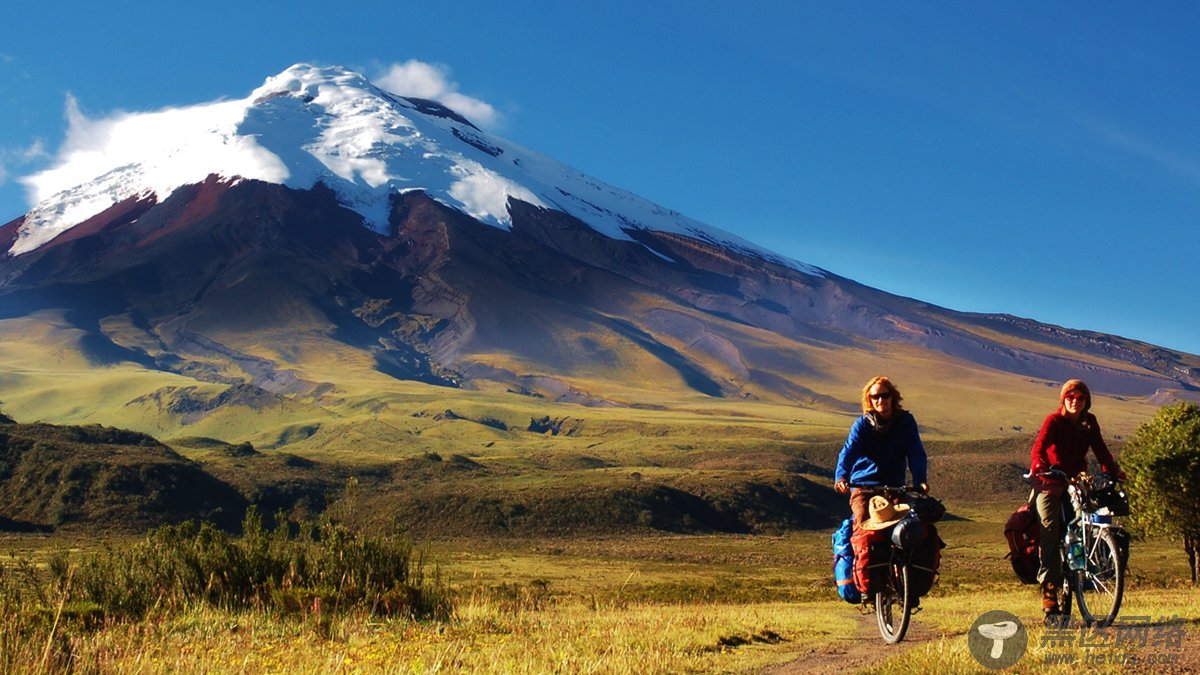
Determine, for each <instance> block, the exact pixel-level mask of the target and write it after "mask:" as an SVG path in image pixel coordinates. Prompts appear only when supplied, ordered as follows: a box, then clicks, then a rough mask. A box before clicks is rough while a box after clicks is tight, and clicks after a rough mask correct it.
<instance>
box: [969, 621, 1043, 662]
mask: <svg viewBox="0 0 1200 675" xmlns="http://www.w3.org/2000/svg"><path fill="white" fill-rule="evenodd" d="M1028 647H1029V632H1028V631H1026V630H1025V624H1023V623H1021V619H1019V618H1018V617H1017V615H1016V614H1013V613H1012V612H1006V611H1004V610H1002V609H994V610H992V611H990V612H984V613H983V614H982V615H980V617H979V618H978V619H975V622H974V623H973V624H971V630H969V631H967V649H968V650H969V651H970V652H971V656H972V658H974V659H975V662H976V663H978V664H979V665H981V666H983V667H984V668H987V669H988V670H1004V669H1005V668H1011V667H1012V666H1014V665H1016V663H1017V662H1018V661H1020V660H1021V657H1023V656H1025V650H1026V649H1028Z"/></svg>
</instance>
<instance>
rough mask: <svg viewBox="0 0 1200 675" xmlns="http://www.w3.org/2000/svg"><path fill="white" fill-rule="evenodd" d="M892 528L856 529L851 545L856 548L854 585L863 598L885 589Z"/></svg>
mask: <svg viewBox="0 0 1200 675" xmlns="http://www.w3.org/2000/svg"><path fill="white" fill-rule="evenodd" d="M891 533H892V528H890V527H888V528H884V529H882V530H866V529H863V528H861V527H855V528H854V534H852V535H851V536H850V545H851V547H853V548H854V585H855V586H858V590H859V591H860V592H862V594H863V598H864V599H865V598H869V597H870V594H871V593H873V592H875V591H877V590H879V589H880V588H882V587H883V585H884V583H886V580H887V566H888V563H889V562H890V561H891V553H892V534H891Z"/></svg>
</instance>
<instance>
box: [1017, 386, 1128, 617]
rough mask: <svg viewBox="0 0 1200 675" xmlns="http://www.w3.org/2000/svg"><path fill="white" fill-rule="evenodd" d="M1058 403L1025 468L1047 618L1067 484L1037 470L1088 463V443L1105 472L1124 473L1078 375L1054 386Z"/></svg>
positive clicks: (1053, 612) (1055, 584)
mask: <svg viewBox="0 0 1200 675" xmlns="http://www.w3.org/2000/svg"><path fill="white" fill-rule="evenodd" d="M1058 400H1059V408H1058V410H1056V411H1054V412H1053V413H1050V415H1048V416H1047V417H1046V421H1045V422H1043V423H1042V430H1041V431H1040V432H1038V436H1037V440H1035V441H1034V442H1033V449H1032V450H1031V452H1030V473H1032V474H1033V481H1034V482H1033V486H1034V487H1033V489H1034V492H1035V493H1036V497H1035V500H1036V505H1037V513H1038V518H1040V519H1041V521H1042V539H1041V542H1040V546H1039V554H1040V556H1041V567H1040V568H1039V569H1038V581H1039V582H1041V585H1042V611H1043V612H1044V613H1045V615H1046V618H1047V621H1052V620H1053V619H1054V618H1055V617H1057V616H1058V615H1059V613H1060V612H1059V608H1058V592H1059V590H1060V589H1061V588H1062V581H1063V572H1062V559H1061V558H1060V557H1059V554H1058V544H1059V542H1060V541H1061V540H1062V534H1063V533H1062V527H1063V523H1062V502H1063V495H1064V494H1065V493H1066V489H1067V485H1066V483H1064V482H1063V481H1062V480H1061V479H1057V478H1048V477H1041V476H1038V473H1040V472H1042V471H1048V470H1050V469H1061V470H1062V471H1063V472H1065V473H1066V474H1067V475H1068V476H1074V475H1076V474H1078V473H1080V472H1081V471H1085V470H1086V469H1087V451H1088V449H1089V448H1090V449H1091V451H1092V453H1093V454H1094V455H1096V459H1097V460H1098V461H1099V462H1100V468H1101V470H1103V471H1104V473H1107V474H1110V475H1112V476H1116V477H1118V478H1124V477H1125V474H1124V472H1123V471H1121V470H1120V468H1119V467H1118V466H1117V462H1116V460H1114V459H1113V456H1112V453H1111V452H1109V451H1108V446H1107V445H1105V444H1104V437H1103V436H1101V435H1100V423H1099V422H1097V421H1096V416H1095V415H1093V414H1092V413H1090V412H1088V410H1089V409H1090V408H1091V407H1092V392H1091V391H1090V390H1089V389H1088V386H1087V385H1086V384H1084V383H1083V381H1082V380H1068V381H1067V382H1066V383H1064V384H1063V386H1062V389H1061V390H1059V395H1058Z"/></svg>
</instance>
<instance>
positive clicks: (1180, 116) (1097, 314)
mask: <svg viewBox="0 0 1200 675" xmlns="http://www.w3.org/2000/svg"><path fill="white" fill-rule="evenodd" d="M69 4H70V5H76V6H74V7H69V6H64V5H63V4H62V3H31V2H22V3H16V4H15V5H14V6H12V7H8V8H6V9H5V18H4V21H3V24H2V25H0V222H7V221H8V220H10V219H11V218H14V217H16V216H18V215H20V214H22V213H24V212H25V210H27V206H28V204H27V203H26V201H25V194H24V189H23V188H22V186H21V184H20V183H19V178H20V177H21V176H24V175H28V174H30V173H32V172H34V171H36V170H38V169H41V168H45V167H46V166H48V165H49V164H50V163H51V162H52V160H53V156H54V154H55V153H56V152H57V151H58V149H59V147H60V146H61V144H62V142H63V140H64V137H65V133H66V129H67V122H66V119H65V116H64V113H65V110H66V101H67V98H68V95H70V96H72V97H74V98H75V100H77V102H78V105H79V107H80V108H81V109H82V111H83V112H84V114H86V115H87V116H89V117H92V118H99V117H105V116H108V115H111V114H113V113H115V112H118V111H143V110H153V109H158V108H162V107H166V106H180V105H188V104H194V103H201V102H207V101H212V100H216V99H218V98H241V97H244V96H245V95H246V94H248V93H249V92H250V91H251V90H252V89H254V88H255V87H257V86H258V85H260V84H261V83H262V81H263V80H264V79H265V78H266V77H267V76H269V75H273V74H275V73H278V72H279V71H281V70H283V69H284V68H286V67H287V66H289V65H291V64H293V63H296V62H312V63H318V64H326V65H328V64H339V65H345V66H348V67H351V68H355V69H359V70H361V71H362V72H364V73H365V74H367V75H368V76H377V75H379V74H381V73H383V72H384V71H385V70H386V69H387V67H388V66H390V65H391V64H394V63H400V62H405V61H408V60H410V59H416V60H420V61H423V62H426V63H431V64H440V65H442V66H445V67H446V68H448V71H446V73H447V77H448V78H449V79H451V80H452V81H453V82H454V83H456V86H457V89H458V91H459V92H460V93H462V94H465V95H468V96H470V97H473V98H476V99H480V100H482V101H485V102H487V103H490V104H491V105H492V106H493V107H494V108H495V109H496V110H497V111H498V112H499V114H500V119H499V121H498V122H496V123H494V124H493V125H492V127H491V130H492V131H493V132H495V133H497V134H499V135H501V136H504V137H506V138H509V139H511V140H514V141H517V142H519V143H521V144H523V145H525V146H527V147H530V148H532V149H535V150H538V151H540V152H543V153H545V154H547V155H549V156H551V157H554V158H555V159H558V160H560V161H563V162H565V163H567V164H570V165H572V166H574V167H576V168H578V169H579V170H581V171H583V172H585V173H588V174H591V175H593V176H595V177H597V178H600V179H602V180H604V181H606V182H608V183H611V184H613V185H616V186H619V187H622V188H625V189H628V190H630V191H632V192H635V193H637V194H639V195H641V196H643V197H646V198H648V199H650V200H652V201H655V202H658V203H660V204H662V205H664V206H667V207H670V208H674V209H676V210H679V211H682V212H683V213H685V214H687V215H689V216H691V217H693V218H696V219H698V220H700V221H703V222H706V223H709V224H711V225H715V226H717V227H720V228H723V229H726V230H729V231H732V232H735V233H737V234H739V235H741V236H743V237H745V238H747V239H749V240H751V241H754V242H756V243H758V244H760V245H762V246H765V247H767V248H769V249H772V250H775V251H778V252H779V253H782V254H784V255H787V256H790V257H792V258H795V259H797V260H800V261H803V262H806V263H811V264H814V265H818V266H820V267H824V268H826V269H829V270H831V271H833V272H835V273H837V274H841V275H843V276H847V277H850V278H852V279H856V280H858V281H861V282H863V283H866V284H868V285H871V286H875V287H878V288H881V289H884V290H888V291H891V292H894V293H899V294H902V295H908V296H911V297H916V298H919V299H922V300H926V301H929V302H933V303H936V304H940V305H944V306H947V307H951V308H954V309H960V310H967V311H980V312H1007V313H1012V314H1017V315H1020V316H1026V317H1030V318H1034V319H1038V320H1041V321H1047V322H1050V323H1055V324H1060V325H1065V326H1069V327H1072V328H1084V329H1092V330H1100V331H1105V332H1111V333H1115V334H1118V335H1123V336H1126V337H1131V338H1136V339H1141V340H1145V341H1148V342H1152V343H1155V344H1160V345H1163V346H1167V347H1172V348H1176V349H1181V350H1184V351H1188V352H1191V353H1193V354H1196V353H1200V302H1197V300H1198V297H1200V293H1198V292H1197V280H1196V267H1197V257H1198V255H1200V39H1198V38H1197V36H1198V35H1200V5H1197V4H1195V3H1190V2H1169V1H1165V2H1155V3H1132V2H1125V3H1116V2H1104V1H1101V2H1063V3H1042V2H1003V3H1002V2H950V1H947V2H936V3H935V2H903V3H900V2H893V3H867V2H859V3H843V2H832V1H831V2H753V1H749V2H745V3H736V5H735V3H695V2H645V1H640V2H626V1H624V0H620V1H610V2H603V3H592V2H588V3H583V2H578V3H576V2H551V1H543V0H538V1H534V2H526V3H521V2H473V1H469V0H463V1H458V2H452V3H442V2H430V1H428V0H427V1H425V2H421V3H411V2H394V1H393V2H375V1H373V0H366V1H361V2H355V3H337V2H323V3H319V4H318V3H267V2H259V3H250V2H238V3H230V2H220V1H218V2H210V3H202V4H195V3H191V4H188V3H184V4H178V3H174V4H173V3H159V2H156V3H138V2H112V3H69ZM272 4H273V5H276V6H270V5H272ZM35 5H38V6H35ZM708 5H712V7H709V8H704V7H706V6H708ZM39 150H40V153H39V152H38V151H39Z"/></svg>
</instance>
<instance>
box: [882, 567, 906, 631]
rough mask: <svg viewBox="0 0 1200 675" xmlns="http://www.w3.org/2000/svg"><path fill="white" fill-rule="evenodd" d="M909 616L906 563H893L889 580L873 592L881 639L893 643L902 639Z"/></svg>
mask: <svg viewBox="0 0 1200 675" xmlns="http://www.w3.org/2000/svg"><path fill="white" fill-rule="evenodd" d="M911 616H912V604H911V601H910V600H909V598H908V565H905V564H902V563H893V564H892V568H891V579H890V582H889V583H888V585H887V587H886V588H884V589H883V590H881V591H879V592H878V593H876V594H875V618H876V619H878V620H879V634H880V635H881V636H883V641H884V642H886V643H888V644H890V645H893V644H896V643H897V642H899V641H901V640H903V639H904V634H905V633H906V632H908V620H909V618H910V617H911Z"/></svg>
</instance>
